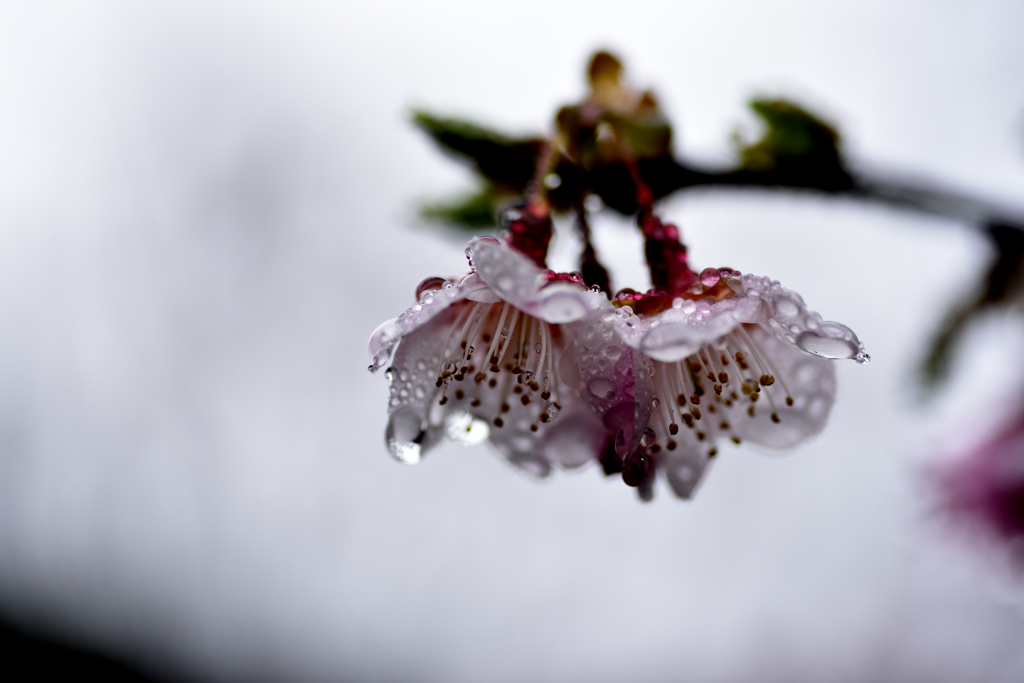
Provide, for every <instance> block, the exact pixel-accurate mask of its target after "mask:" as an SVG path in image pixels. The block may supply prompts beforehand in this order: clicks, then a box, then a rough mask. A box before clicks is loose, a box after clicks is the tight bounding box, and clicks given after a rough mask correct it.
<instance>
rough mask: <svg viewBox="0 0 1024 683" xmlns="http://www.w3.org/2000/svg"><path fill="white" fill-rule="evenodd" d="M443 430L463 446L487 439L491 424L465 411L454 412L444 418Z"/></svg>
mask: <svg viewBox="0 0 1024 683" xmlns="http://www.w3.org/2000/svg"><path fill="white" fill-rule="evenodd" d="M444 432H445V434H446V435H447V436H448V438H449V439H451V440H452V441H454V442H455V443H457V444H461V445H463V446H476V445H477V444H480V443H483V442H484V441H486V440H487V437H488V436H490V434H491V426H490V425H489V424H488V423H487V422H485V421H484V420H481V419H480V418H478V417H476V416H474V415H470V414H469V413H467V412H462V411H459V412H455V413H452V414H451V415H449V416H448V417H447V419H445V423H444Z"/></svg>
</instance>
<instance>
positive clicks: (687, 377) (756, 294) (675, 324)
mask: <svg viewBox="0 0 1024 683" xmlns="http://www.w3.org/2000/svg"><path fill="white" fill-rule="evenodd" d="M669 227H671V226H669ZM680 253H681V254H683V257H685V251H681V252H680ZM650 260H651V259H649V261H650ZM673 260H674V261H675V262H683V263H685V260H684V258H683V259H680V258H675V256H674V257H673ZM679 272H680V271H679V269H676V272H673V273H669V274H668V275H667V276H666V277H670V278H672V279H673V281H676V282H678V281H680V280H679ZM686 282H689V283H691V284H690V285H689V287H688V288H687V289H686V290H685V291H684V292H679V293H678V295H676V296H671V295H668V294H665V293H664V292H660V291H652V292H650V293H647V294H639V293H636V292H633V291H632V290H625V291H622V292H620V293H619V294H617V295H616V297H615V299H614V301H613V302H612V303H611V304H610V305H609V306H607V307H605V309H604V310H602V311H598V312H596V313H594V314H592V315H591V317H590V318H589V319H588V320H587V321H585V322H584V323H583V324H582V325H581V333H580V334H579V335H578V336H577V337H576V339H575V343H576V344H577V350H576V351H577V357H578V359H579V362H580V375H581V382H582V383H583V385H584V386H585V388H586V391H585V393H584V395H585V396H586V397H587V399H588V400H589V402H590V403H591V405H592V406H593V407H594V409H595V410H596V411H597V412H598V413H599V414H601V415H602V416H604V419H605V423H606V425H611V424H612V423H614V425H613V428H616V429H617V431H614V432H612V433H614V434H616V436H617V439H616V444H615V448H616V454H617V455H618V457H619V458H620V459H621V461H622V476H623V479H624V480H625V481H626V483H627V484H630V485H632V486H637V487H639V489H640V491H639V492H640V495H641V497H642V498H644V499H649V498H650V497H651V495H652V490H653V489H652V487H653V481H654V478H655V476H656V473H657V472H658V471H659V470H660V471H663V472H664V474H665V478H666V479H667V480H668V483H669V485H670V486H671V487H672V490H673V491H674V492H675V494H676V495H677V496H679V497H681V498H688V497H690V495H691V494H692V493H693V490H694V488H695V487H696V486H697V484H698V483H699V481H700V479H701V477H702V475H703V472H704V470H705V469H706V468H707V466H708V463H709V461H710V460H711V459H712V458H714V457H715V456H716V455H717V453H718V446H717V444H718V443H720V442H722V441H723V440H728V441H731V442H733V443H735V444H740V443H743V442H745V441H749V442H753V443H757V444H760V445H763V446H767V447H770V448H775V449H784V448H790V447H792V446H795V445H797V444H798V443H800V442H801V441H803V440H805V439H806V438H808V437H810V436H812V435H814V434H817V433H818V432H819V431H821V429H822V427H823V426H824V424H825V422H826V420H827V418H828V414H829V411H830V410H831V407H832V403H833V400H834V398H835V375H834V369H833V366H832V364H831V362H830V360H829V359H839V358H851V359H854V360H857V361H859V362H862V363H864V362H867V361H868V360H869V357H868V356H867V355H866V354H865V353H864V351H863V347H862V345H861V343H860V341H859V340H858V339H857V336H856V335H855V334H854V333H853V331H852V330H850V329H849V328H847V327H846V326H844V325H840V324H839V323H834V322H826V321H823V320H822V318H821V316H820V315H818V314H817V313H814V312H812V311H809V310H808V309H807V307H806V305H805V304H804V301H803V299H802V298H801V297H800V295H798V294H797V293H795V292H792V291H790V290H787V289H785V288H783V287H782V286H781V285H780V284H779V283H778V282H774V281H772V280H770V279H768V278H765V277H758V276H752V275H742V274H740V273H738V272H736V271H733V270H731V269H728V268H723V269H719V270H716V269H713V268H709V269H706V270H705V271H703V272H702V273H701V274H700V275H699V276H696V275H694V276H693V277H690V278H688V279H687V280H686ZM612 357H615V358H616V359H618V360H616V362H615V363H614V364H610V359H611V358H612ZM627 359H628V360H627ZM602 363H604V364H603V365H602ZM609 416H617V417H618V419H617V421H616V420H614V419H613V420H610V419H609Z"/></svg>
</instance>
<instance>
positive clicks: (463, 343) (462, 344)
mask: <svg viewBox="0 0 1024 683" xmlns="http://www.w3.org/2000/svg"><path fill="white" fill-rule="evenodd" d="M459 348H460V349H465V348H466V340H465V339H463V340H462V343H461V344H459Z"/></svg>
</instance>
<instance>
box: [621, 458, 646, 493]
mask: <svg viewBox="0 0 1024 683" xmlns="http://www.w3.org/2000/svg"><path fill="white" fill-rule="evenodd" d="M649 466H650V462H649V461H648V459H647V458H645V457H644V456H643V455H641V454H640V453H639V452H637V453H634V454H633V455H631V456H629V457H628V458H626V461H625V462H624V463H622V481H624V482H626V486H639V485H640V484H642V483H643V481H644V477H646V476H647V468H648V467H649Z"/></svg>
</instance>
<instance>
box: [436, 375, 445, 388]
mask: <svg viewBox="0 0 1024 683" xmlns="http://www.w3.org/2000/svg"><path fill="white" fill-rule="evenodd" d="M442 384H444V380H443V379H441V378H440V377H438V378H437V381H436V382H434V386H435V387H440V386H441V385H442Z"/></svg>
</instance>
